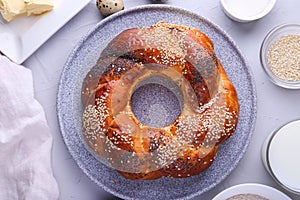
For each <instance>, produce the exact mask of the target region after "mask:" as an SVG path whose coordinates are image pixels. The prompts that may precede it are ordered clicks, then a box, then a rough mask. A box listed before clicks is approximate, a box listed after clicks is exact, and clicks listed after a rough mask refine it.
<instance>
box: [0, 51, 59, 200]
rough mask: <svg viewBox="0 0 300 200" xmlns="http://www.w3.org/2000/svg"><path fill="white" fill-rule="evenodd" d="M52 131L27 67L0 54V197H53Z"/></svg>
mask: <svg viewBox="0 0 300 200" xmlns="http://www.w3.org/2000/svg"><path fill="white" fill-rule="evenodd" d="M51 147H52V135H51V133H50V129H49V127H48V125H47V122H46V118H45V114H44V111H43V108H42V107H41V105H40V104H39V103H38V102H37V101H36V100H35V99H34V93H33V80H32V74H31V71H30V70H29V69H27V68H25V67H23V66H20V65H16V64H14V63H12V62H10V61H9V60H8V59H7V58H6V57H4V56H1V55H0V199H1V200H23V199H24V200H36V199H39V200H44V199H45V200H52V199H53V200H54V199H58V196H59V191H58V186H57V183H56V180H55V179H54V177H53V173H52V168H51Z"/></svg>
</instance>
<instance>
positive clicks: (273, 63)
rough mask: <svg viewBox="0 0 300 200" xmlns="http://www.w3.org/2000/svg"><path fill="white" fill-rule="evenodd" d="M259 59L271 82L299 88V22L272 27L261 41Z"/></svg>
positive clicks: (290, 87) (285, 86)
mask: <svg viewBox="0 0 300 200" xmlns="http://www.w3.org/2000/svg"><path fill="white" fill-rule="evenodd" d="M260 61H261V64H262V67H263V69H264V71H265V72H266V74H267V76H268V78H269V79H270V80H271V81H272V82H273V83H275V84H276V85H278V86H281V87H284V88H289V89H300V24H282V25H279V26H277V27H275V28H274V29H272V30H271V31H270V32H269V33H268V34H267V36H266V37H265V39H264V40H263V42H262V45H261V49H260Z"/></svg>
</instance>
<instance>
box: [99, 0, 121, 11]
mask: <svg viewBox="0 0 300 200" xmlns="http://www.w3.org/2000/svg"><path fill="white" fill-rule="evenodd" d="M97 6H98V8H99V10H100V12H101V13H102V14H103V15H110V14H113V13H116V12H118V11H121V10H123V9H124V2H123V0H97Z"/></svg>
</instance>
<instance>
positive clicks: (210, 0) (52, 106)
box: [24, 0, 300, 200]
mask: <svg viewBox="0 0 300 200" xmlns="http://www.w3.org/2000/svg"><path fill="white" fill-rule="evenodd" d="M150 3H151V1H150V0H125V9H126V8H130V7H134V6H138V5H145V4H150ZM167 4H169V5H175V6H178V7H181V8H184V9H187V10H190V11H192V12H194V13H197V14H199V15H201V16H204V17H205V18H208V19H209V20H210V21H212V22H213V23H215V24H217V25H218V26H219V27H221V28H222V29H223V30H225V31H226V32H227V33H228V34H229V35H230V36H231V37H232V38H233V40H234V41H235V42H236V44H237V45H238V46H239V48H240V50H241V51H242V54H243V55H244V56H245V57H246V59H247V60H248V63H249V65H250V68H251V70H252V71H253V74H254V78H255V82H256V87H257V97H258V98H257V99H258V102H257V105H258V110H257V122H256V126H255V127H256V129H255V131H254V134H253V137H252V140H251V143H250V145H249V147H248V150H247V152H246V154H245V155H244V157H243V159H242V160H241V162H240V163H239V165H238V167H237V168H236V169H235V170H234V171H233V172H232V173H231V174H230V176H229V177H227V178H226V179H225V180H224V181H223V182H221V183H220V184H219V185H218V186H217V187H215V188H214V189H212V190H210V191H209V192H207V193H205V194H204V195H202V196H199V197H197V198H195V199H203V200H209V199H212V198H213V197H214V196H215V195H216V194H217V193H219V192H220V191H222V190H224V189H226V188H228V187H230V186H232V185H236V184H240V183H249V182H254V183H262V184H266V185H269V186H272V187H275V188H277V189H280V190H281V191H283V192H285V193H286V194H288V195H289V196H290V197H291V198H292V199H295V200H297V199H300V197H299V196H298V197H297V196H296V195H293V194H291V193H288V192H286V191H284V190H282V189H281V188H280V187H279V186H278V185H277V184H276V183H275V182H274V181H273V180H272V178H271V177H270V176H269V175H268V173H267V172H266V170H265V168H264V167H263V164H262V162H261V158H260V148H261V145H262V143H263V141H264V139H265V137H266V136H267V135H268V134H269V133H270V132H271V131H272V130H274V129H275V128H277V127H278V126H280V125H281V124H283V123H285V122H287V121H290V120H292V119H296V118H300V103H299V102H300V101H299V99H300V90H288V89H283V88H280V87H277V86H275V85H274V84H273V83H271V82H270V81H269V80H268V79H267V77H266V76H265V74H264V72H263V70H262V68H261V65H260V61H259V50H260V45H261V42H262V40H263V38H264V37H265V35H266V34H267V33H268V32H269V31H270V30H271V29H272V28H273V27H275V26H277V25H279V24H282V23H289V22H298V23H300V14H299V8H300V1H299V0H278V1H277V4H276V5H275V7H274V9H273V10H272V11H271V13H270V14H268V15H267V16H266V17H264V18H262V19H260V20H258V21H255V22H251V23H245V24H242V23H238V22H235V21H232V20H230V19H229V18H227V17H226V16H225V14H224V13H223V12H222V9H221V6H220V3H219V0H202V1H199V0H186V1H182V0H169V1H168V2H167ZM102 18H103V17H102V16H101V15H100V14H99V12H98V10H97V9H96V6H95V2H94V1H92V2H91V3H90V4H89V5H88V6H87V7H85V8H84V9H83V10H82V11H81V12H80V13H79V14H78V15H77V16H75V17H74V18H73V19H72V20H71V21H70V22H69V23H68V24H66V25H65V26H64V27H63V28H62V29H61V30H60V31H58V32H57V33H56V34H55V35H53V36H52V37H51V38H50V39H49V40H48V41H47V42H46V43H45V44H44V45H43V46H42V47H41V48H40V49H39V50H38V51H36V52H35V53H34V54H33V55H32V56H31V57H30V58H29V59H28V60H27V61H25V63H24V65H25V66H26V67H28V68H30V69H31V70H32V72H33V77H34V87H35V94H36V98H37V99H38V100H39V102H40V103H41V104H42V106H43V107H44V109H45V112H46V117H47V119H48V122H49V125H50V128H51V130H52V134H53V137H54V144H53V151H52V160H53V168H54V174H55V177H56V179H57V181H58V184H59V188H60V199H61V200H83V199H87V200H102V199H103V200H108V199H114V198H115V197H113V196H111V195H110V194H108V193H107V192H105V191H103V190H102V189H101V188H99V187H98V186H97V185H95V184H94V183H93V182H92V181H90V180H89V179H88V178H87V177H86V176H85V175H84V174H83V173H82V171H81V170H80V169H79V168H78V167H77V165H76V163H75V162H74V161H73V159H72V158H71V156H70V154H69V153H68V151H67V148H66V146H65V144H64V142H63V139H62V137H61V134H60V130H59V126H58V121H57V116H56V92H57V87H58V82H59V79H60V73H61V71H62V69H63V65H64V63H65V62H66V59H67V57H68V55H69V53H70V52H71V50H72V49H73V47H74V46H75V44H76V43H77V42H78V41H79V40H80V39H81V37H82V36H83V35H85V34H86V33H87V31H88V30H90V29H91V28H92V27H94V25H95V24H96V23H97V22H99V21H101V19H102ZM297 173H299V172H297Z"/></svg>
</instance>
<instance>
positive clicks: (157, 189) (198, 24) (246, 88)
mask: <svg viewBox="0 0 300 200" xmlns="http://www.w3.org/2000/svg"><path fill="white" fill-rule="evenodd" d="M157 21H165V22H170V23H175V24H179V25H187V26H191V27H195V28H198V29H200V30H201V31H202V32H204V33H206V34H207V35H208V36H209V37H210V38H211V39H212V40H213V42H214V44H215V51H216V54H217V56H218V58H219V59H220V60H221V62H222V64H223V66H224V68H225V70H226V72H227V74H228V76H229V78H230V79H231V80H232V82H233V84H234V85H235V87H236V89H237V93H238V98H239V103H240V116H239V122H238V126H237V130H236V132H235V134H234V135H233V136H232V137H231V138H230V139H229V140H227V141H226V142H225V143H223V144H222V145H221V146H220V148H219V152H218V155H217V158H216V160H215V162H214V163H213V164H212V166H211V167H210V168H209V169H208V170H206V171H205V172H203V173H201V174H200V175H198V176H194V177H191V178H184V179H170V178H162V179H158V180H152V181H131V180H127V179H124V178H123V177H121V176H120V175H119V174H118V173H117V172H115V171H114V170H113V169H111V168H109V167H107V166H105V165H103V164H101V163H100V162H99V161H97V160H96V159H95V158H94V157H93V156H92V155H91V154H90V153H89V151H88V150H86V149H85V146H84V144H83V142H82V141H81V137H80V135H81V134H82V133H81V115H82V106H81V98H80V95H81V84H82V81H83V79H84V77H85V75H86V73H87V72H88V71H89V70H90V68H92V67H93V65H94V64H95V63H96V60H97V59H98V57H99V55H100V53H101V51H102V50H103V48H104V47H105V46H106V45H107V43H108V42H109V41H110V40H111V39H113V37H114V36H116V35H117V34H118V33H120V32H121V31H123V30H125V29H128V28H131V27H143V26H150V25H152V24H154V23H156V22H157ZM57 113H58V119H59V124H60V128H61V133H62V136H63V139H64V141H65V143H66V146H67V148H68V149H69V151H70V153H71V155H72V156H73V158H74V160H75V161H76V163H77V164H78V166H79V167H80V168H81V169H82V170H83V171H84V173H85V174H86V175H87V176H88V177H89V178H90V179H91V180H93V181H94V182H95V183H96V184H98V185H99V186H100V187H102V188H103V189H104V190H106V191H108V192H110V193H112V194H114V195H116V196H118V197H120V198H124V199H189V198H192V197H195V196H197V195H201V194H202V193H204V192H207V191H208V190H210V189H212V188H213V187H215V186H216V185H217V184H218V183H220V182H221V181H222V180H224V179H225V178H226V177H227V176H228V175H229V174H230V173H231V172H232V170H233V169H234V168H235V167H236V166H237V164H238V162H239V161H240V159H241V158H242V156H243V155H244V153H245V151H246V149H247V146H248V144H249V141H250V138H251V135H252V132H253V129H254V124H255V119H256V91H255V86H254V81H253V79H252V73H251V71H250V69H249V67H248V66H247V63H246V62H245V59H244V58H243V56H242V55H241V53H240V51H239V50H238V48H237V46H236V45H235V43H234V42H233V41H232V39H230V38H229V37H228V35H227V34H226V33H224V31H222V30H221V29H220V28H219V27H217V26H216V25H214V24H212V23H211V22H210V21H208V20H206V19H204V18H202V17H200V16H198V15H196V14H193V13H191V12H189V11H186V10H182V9H179V8H174V7H170V6H162V5H151V6H143V7H136V8H134V9H130V10H126V11H122V12H119V13H117V14H115V15H112V16H110V17H108V18H106V19H104V20H102V21H101V22H100V23H99V24H98V25H97V26H96V27H95V28H94V29H93V30H92V31H90V32H89V33H88V34H87V35H86V36H85V37H84V38H83V39H82V40H81V41H80V42H79V44H78V45H77V47H76V48H75V49H74V51H73V52H72V53H71V55H70V57H69V58H68V60H67V62H66V64H65V67H64V70H63V72H62V76H61V81H60V84H59V90H58V96H57Z"/></svg>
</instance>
